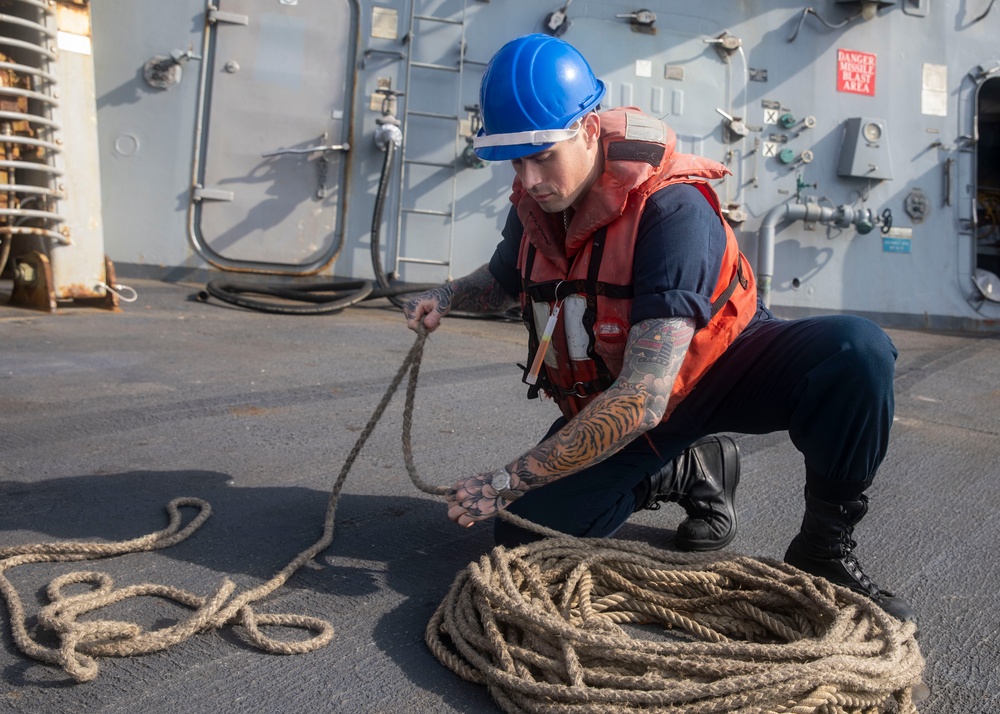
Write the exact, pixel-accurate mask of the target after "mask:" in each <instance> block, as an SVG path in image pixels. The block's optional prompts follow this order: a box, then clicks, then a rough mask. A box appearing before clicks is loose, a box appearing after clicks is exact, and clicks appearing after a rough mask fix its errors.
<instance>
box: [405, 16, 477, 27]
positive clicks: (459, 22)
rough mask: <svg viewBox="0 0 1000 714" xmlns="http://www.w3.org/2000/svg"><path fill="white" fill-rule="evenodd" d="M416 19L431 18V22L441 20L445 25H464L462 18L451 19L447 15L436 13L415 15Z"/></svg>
mask: <svg viewBox="0 0 1000 714" xmlns="http://www.w3.org/2000/svg"><path fill="white" fill-rule="evenodd" d="M413 19H414V20H429V21H430V22H441V23H444V24H445V25H464V24H465V23H464V22H462V20H449V19H448V18H446V17H436V16H434V15H414V16H413Z"/></svg>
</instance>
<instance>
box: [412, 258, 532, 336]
mask: <svg viewBox="0 0 1000 714" xmlns="http://www.w3.org/2000/svg"><path fill="white" fill-rule="evenodd" d="M514 304H515V300H514V298H512V297H511V296H510V295H508V294H507V293H506V292H504V290H503V288H502V287H500V283H498V282H497V281H496V278H494V277H493V275H492V274H491V273H490V270H489V267H488V266H486V265H484V266H482V267H481V268H479V269H478V270H476V271H474V272H472V273H470V274H469V275H467V276H465V277H464V278H459V279H458V280H453V281H452V282H450V283H445V284H444V285H442V286H441V287H439V288H434V289H432V290H428V291H427V292H425V293H421V294H420V295H417V297H415V298H413V299H412V300H410V302H408V303H407V304H406V305H405V306H404V307H403V314H404V315H405V316H406V326H407V327H409V328H410V329H411V330H413V331H414V332H416V331H417V330H418V329H419V328H420V324H421V322H423V325H424V327H426V328H427V331H428V332H433V331H434V330H436V329H437V328H438V325H440V324H441V318H442V317H444V316H445V315H447V314H448V313H449V312H451V311H452V310H462V311H464V312H502V311H504V310H506V309H507V308H509V307H512V306H513V305H514Z"/></svg>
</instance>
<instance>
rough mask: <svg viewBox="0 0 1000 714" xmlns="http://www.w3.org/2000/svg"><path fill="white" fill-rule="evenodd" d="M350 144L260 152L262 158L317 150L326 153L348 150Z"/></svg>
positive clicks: (310, 152)
mask: <svg viewBox="0 0 1000 714" xmlns="http://www.w3.org/2000/svg"><path fill="white" fill-rule="evenodd" d="M350 150H351V145H350V144H346V143H345V144H328V145H326V146H322V145H321V146H307V147H305V148H304V149H277V150H275V151H269V152H267V153H266V154H261V156H262V157H263V158H268V157H270V156H281V155H282V154H313V153H315V152H317V151H322V152H323V153H326V152H327V151H350Z"/></svg>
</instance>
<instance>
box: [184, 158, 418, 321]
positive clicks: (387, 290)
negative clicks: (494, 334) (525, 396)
mask: <svg viewBox="0 0 1000 714" xmlns="http://www.w3.org/2000/svg"><path fill="white" fill-rule="evenodd" d="M395 153H396V144H395V143H393V142H392V141H388V142H387V143H386V148H385V159H384V160H383V161H382V174H381V176H380V177H379V182H378V191H377V192H376V194H375V208H374V210H373V212H372V233H371V245H372V270H374V272H375V279H376V281H377V282H378V285H379V287H378V288H375V287H374V286H373V285H372V282H371V281H370V280H347V281H343V282H326V283H306V284H294V283H279V284H267V283H257V282H249V281H248V282H239V281H230V280H229V279H228V278H217V279H215V280H211V281H209V282H208V284H207V285H205V290H204V291H202V292H200V293H199V294H198V296H197V297H198V299H199V300H202V301H204V300H207V299H208V297H209V295H211V296H213V297H216V298H218V299H219V300H222V301H223V302H228V303H230V304H232V305H238V306H239V307H245V308H249V309H250V310H258V311H260V312H268V313H272V314H277V315H324V314H329V313H335V312H340V311H341V310H343V309H344V308H346V307H350V306H351V305H356V304H357V303H359V302H362V301H363V300H373V299H375V298H388V299H389V301H390V302H392V304H393V305H395V306H396V307H400V308H401V307H403V305H404V304H405V303H404V301H402V300H399V299H398V298H397V297H396V296H397V295H403V294H408V293H419V292H424V291H425V290H430V289H431V288H436V287H438V284H437V283H428V284H416V285H392V284H391V283H390V282H389V279H388V278H387V277H386V274H385V269H384V268H383V267H382V259H381V245H380V238H379V236H380V235H381V232H382V213H383V212H384V210H385V197H386V194H387V193H388V191H389V178H390V176H391V174H392V161H393V157H394V156H395ZM250 294H253V295H258V296H263V295H267V296H269V297H271V298H279V299H280V300H283V301H284V302H278V301H276V300H272V299H259V298H251V297H247V295H250ZM289 301H291V303H292V304H290V302H289ZM296 302H298V303H308V304H305V305H301V304H299V305H296V304H294V303H296Z"/></svg>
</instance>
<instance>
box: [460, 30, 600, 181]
mask: <svg viewBox="0 0 1000 714" xmlns="http://www.w3.org/2000/svg"><path fill="white" fill-rule="evenodd" d="M604 91H605V88H604V82H602V81H601V80H599V79H598V78H597V77H595V76H594V72H593V70H592V69H591V68H590V65H589V64H587V60H585V59H584V58H583V55H582V54H580V52H579V50H577V49H576V48H575V47H573V46H572V45H570V44H569V43H567V42H565V41H563V40H560V39H559V38H557V37H552V36H550V35H543V34H535V35H524V36H523V37H518V38H517V39H514V40H511V41H510V42H508V43H507V44H505V45H504V46H503V47H501V48H500V49H499V50H498V51H497V53H496V54H495V55H493V59H491V60H490V63H489V65H487V67H486V72H485V74H483V81H482V84H481V85H480V87H479V106H480V107H481V110H482V114H483V128H482V129H481V130H480V131H479V134H478V135H477V136H476V138H475V140H474V141H473V148H474V149H475V152H476V156H478V157H479V158H481V159H485V160H486V161H505V160H507V159H517V158H520V157H522V156H528V155H530V154H535V153H538V152H539V151H545V150H546V149H547V148H549V147H550V146H552V144H554V143H555V142H557V141H562V140H564V139H568V138H570V137H572V136H575V134H576V131H573V130H572V129H571V128H572V127H573V125H574V124H575V123H576V121H577V120H578V119H580V118H581V117H583V116H584V115H585V114H586V113H587V112H589V111H592V110H593V109H595V108H596V107H597V105H598V103H599V102H600V101H601V97H603V96H604ZM577 130H578V129H577Z"/></svg>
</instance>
